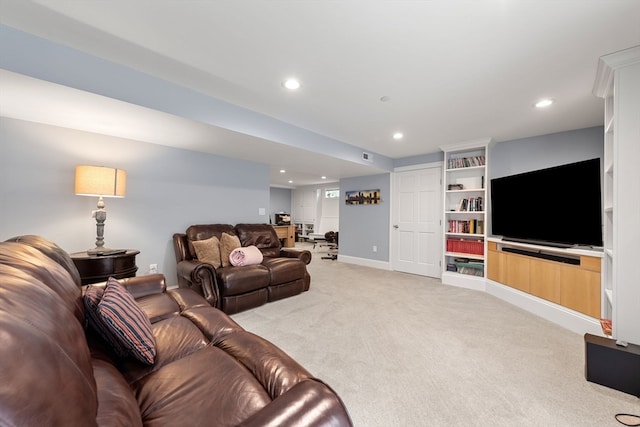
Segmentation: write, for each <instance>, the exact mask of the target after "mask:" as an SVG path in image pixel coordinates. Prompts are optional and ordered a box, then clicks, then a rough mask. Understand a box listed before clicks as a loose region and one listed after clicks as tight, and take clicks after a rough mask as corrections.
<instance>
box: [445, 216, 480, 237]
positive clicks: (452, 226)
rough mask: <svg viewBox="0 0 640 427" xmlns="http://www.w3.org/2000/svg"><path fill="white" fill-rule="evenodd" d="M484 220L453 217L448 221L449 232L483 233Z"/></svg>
mask: <svg viewBox="0 0 640 427" xmlns="http://www.w3.org/2000/svg"><path fill="white" fill-rule="evenodd" d="M483 222H484V221H482V220H479V219H469V220H456V219H451V220H449V222H448V230H449V231H448V232H449V233H459V234H467V233H468V234H482V229H483Z"/></svg>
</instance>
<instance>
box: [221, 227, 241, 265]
mask: <svg viewBox="0 0 640 427" xmlns="http://www.w3.org/2000/svg"><path fill="white" fill-rule="evenodd" d="M239 247H241V245H240V239H239V238H238V236H232V235H230V234H227V233H222V237H220V258H221V260H222V266H223V267H228V266H230V265H231V262H230V261H229V255H230V254H231V252H232V251H233V250H234V249H236V248H239Z"/></svg>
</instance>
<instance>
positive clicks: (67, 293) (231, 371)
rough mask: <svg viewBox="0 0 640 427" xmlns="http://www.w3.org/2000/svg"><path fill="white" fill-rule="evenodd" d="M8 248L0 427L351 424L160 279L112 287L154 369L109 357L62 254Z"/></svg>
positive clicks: (333, 398) (310, 381)
mask: <svg viewBox="0 0 640 427" xmlns="http://www.w3.org/2000/svg"><path fill="white" fill-rule="evenodd" d="M12 240H13V241H11V242H4V243H0V301H1V302H0V344H1V345H0V360H2V363H0V378H1V379H2V381H0V425H3V426H22V427H30V426H38V427H39V426H45V425H46V426H65V427H73V426H82V427H90V426H107V425H108V426H126V427H135V426H143V425H144V426H149V427H159V426H171V427H173V426H285V425H286V426H294V425H304V426H350V425H351V424H352V423H351V421H350V419H349V415H348V413H347V411H346V409H345V407H344V405H343V403H342V402H341V400H340V398H339V397H338V396H337V394H336V393H335V392H333V391H332V390H331V389H330V388H329V387H328V386H327V385H326V384H324V383H322V382H321V381H319V380H318V379H316V378H314V377H313V376H312V375H311V374H310V373H309V372H307V371H306V370H305V369H304V368H302V367H301V366H300V365H299V364H298V363H296V362H295V361H294V360H293V359H291V358H290V357H289V356H287V355H286V354H285V353H284V352H282V351H281V350H280V349H278V348H277V347H275V346H274V345H273V344H271V343H269V342H267V341H266V340H264V339H262V338H260V337H258V336H256V335H253V334H251V333H249V332H247V331H245V330H243V329H242V328H241V327H240V326H239V325H238V324H237V323H235V322H234V321H233V320H232V319H230V318H229V317H228V316H227V315H226V314H224V313H223V312H222V311H220V310H218V309H216V308H214V307H211V306H210V305H209V304H208V302H207V301H206V300H205V299H203V298H202V297H201V296H200V295H198V294H196V293H195V292H193V291H191V290H189V289H170V290H167V289H166V286H165V281H164V276H162V275H160V274H154V275H148V276H142V277H134V278H131V279H123V280H121V281H120V283H121V284H122V285H123V286H124V288H126V289H125V290H124V292H125V293H130V294H131V295H132V296H133V298H135V302H136V303H137V305H138V306H139V307H141V308H142V310H143V311H144V313H145V315H146V316H148V318H149V320H150V323H151V325H152V333H153V337H154V340H155V348H156V354H155V361H154V363H153V364H152V365H147V364H143V363H141V362H139V361H137V360H135V359H133V358H130V357H129V358H127V357H117V356H115V354H114V353H113V351H112V350H111V348H110V346H109V345H107V344H106V341H103V340H102V339H101V338H100V337H99V336H98V335H97V334H96V333H95V332H93V331H92V329H91V328H90V327H87V326H86V323H87V322H86V321H85V314H86V313H87V311H86V310H88V309H85V305H84V304H83V293H82V292H83V290H82V289H81V287H80V286H79V285H80V279H79V275H78V272H77V270H76V269H75V266H74V265H73V262H72V261H71V259H70V258H69V256H68V255H67V254H66V252H64V251H62V250H61V249H60V248H59V247H57V246H56V245H55V244H53V243H51V242H49V241H47V240H44V239H42V238H39V237H36V236H23V237H20V238H15V239H12ZM119 286H120V285H119ZM87 293H88V292H87ZM105 295H106V291H105Z"/></svg>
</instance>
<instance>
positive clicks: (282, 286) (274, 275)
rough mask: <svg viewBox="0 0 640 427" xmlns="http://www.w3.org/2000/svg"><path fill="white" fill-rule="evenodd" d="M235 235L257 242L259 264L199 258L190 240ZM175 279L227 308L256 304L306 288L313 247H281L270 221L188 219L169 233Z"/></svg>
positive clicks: (234, 310) (249, 242)
mask: <svg viewBox="0 0 640 427" xmlns="http://www.w3.org/2000/svg"><path fill="white" fill-rule="evenodd" d="M223 233H226V234H228V235H231V236H237V237H238V238H239V240H240V244H241V245H242V246H243V247H246V246H252V245H253V246H256V247H257V248H258V249H260V251H261V252H262V254H263V256H264V259H263V261H262V263H260V264H257V265H243V266H233V265H230V266H222V267H218V268H216V267H214V266H213V265H211V264H209V263H205V262H202V261H200V260H198V256H197V254H196V250H195V248H194V245H193V242H194V241H200V240H206V239H210V238H211V237H216V238H217V239H222V234H223ZM173 247H174V251H175V255H176V261H177V263H178V264H177V274H178V285H179V286H180V287H182V288H191V289H193V290H195V291H196V292H198V293H199V294H200V295H202V296H204V297H205V299H206V300H207V301H209V303H210V304H211V305H212V306H214V307H217V308H219V309H221V310H222V311H224V312H225V313H227V314H233V313H237V312H239V311H243V310H247V309H249V308H253V307H257V306H260V305H262V304H265V303H267V302H269V301H276V300H279V299H282V298H286V297H290V296H293V295H297V294H300V293H301V292H304V291H307V290H309V284H310V282H311V277H310V276H309V273H308V271H307V268H306V265H307V264H309V262H311V252H309V251H307V250H301V249H295V248H283V247H282V246H281V243H280V240H279V239H278V236H277V234H276V231H275V230H274V228H273V227H272V226H271V225H269V224H237V225H235V226H233V225H230V224H206V225H192V226H190V227H189V228H187V230H186V232H185V233H176V234H174V235H173Z"/></svg>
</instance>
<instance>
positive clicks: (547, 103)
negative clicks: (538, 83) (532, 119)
mask: <svg viewBox="0 0 640 427" xmlns="http://www.w3.org/2000/svg"><path fill="white" fill-rule="evenodd" d="M553 102H554V100H553V99H541V100H540V101H538V102H536V103H535V106H536V108H544V107H548V106H550V105H551V104H553Z"/></svg>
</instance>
